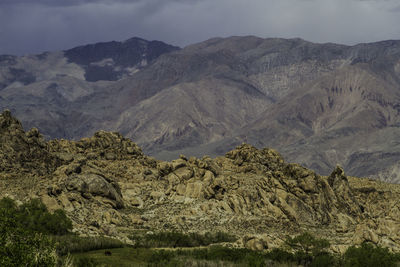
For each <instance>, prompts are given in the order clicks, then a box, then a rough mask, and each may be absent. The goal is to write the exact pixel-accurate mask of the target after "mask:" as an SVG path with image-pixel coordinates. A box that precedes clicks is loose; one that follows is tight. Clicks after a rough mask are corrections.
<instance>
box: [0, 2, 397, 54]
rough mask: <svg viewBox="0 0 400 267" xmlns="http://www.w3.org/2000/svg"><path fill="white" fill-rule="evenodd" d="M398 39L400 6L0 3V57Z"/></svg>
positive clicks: (384, 3) (246, 3) (343, 4)
mask: <svg viewBox="0 0 400 267" xmlns="http://www.w3.org/2000/svg"><path fill="white" fill-rule="evenodd" d="M231 35H256V36H260V37H284V38H293V37H300V38H303V39H306V40H309V41H314V42H335V43H343V44H356V43H360V42H372V41H379V40H386V39H400V1H399V0H130V1H129V0H0V54H19V55H21V54H30V53H39V52H43V51H49V50H62V49H68V48H72V47H74V46H77V45H82V44H87V43H94V42H100V41H111V40H117V41H122V40H126V39H129V38H131V37H134V36H137V37H142V38H144V39H148V40H161V41H164V42H166V43H170V44H174V45H178V46H181V47H183V46H185V45H188V44H192V43H195V42H199V41H204V40H206V39H209V38H211V37H217V36H220V37H226V36H231Z"/></svg>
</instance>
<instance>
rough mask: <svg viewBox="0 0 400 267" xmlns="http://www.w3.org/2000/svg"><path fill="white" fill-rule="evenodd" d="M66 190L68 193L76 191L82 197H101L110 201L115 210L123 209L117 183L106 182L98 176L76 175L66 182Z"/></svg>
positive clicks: (90, 174) (91, 174)
mask: <svg viewBox="0 0 400 267" xmlns="http://www.w3.org/2000/svg"><path fill="white" fill-rule="evenodd" d="M66 186H67V189H68V190H69V191H78V192H80V193H81V194H82V195H83V196H84V197H88V196H90V195H93V196H101V197H104V198H107V199H110V200H112V201H113V203H115V207H116V208H123V207H124V201H123V199H122V195H121V190H120V188H119V186H118V184H117V183H115V182H110V181H107V180H106V179H105V178H104V177H102V176H100V175H98V174H93V173H89V174H76V175H73V176H72V177H70V179H68V181H67V184H66Z"/></svg>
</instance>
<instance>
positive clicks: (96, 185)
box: [0, 112, 400, 251]
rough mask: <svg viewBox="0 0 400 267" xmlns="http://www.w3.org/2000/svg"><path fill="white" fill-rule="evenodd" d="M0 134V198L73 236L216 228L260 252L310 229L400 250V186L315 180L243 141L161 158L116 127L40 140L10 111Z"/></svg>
mask: <svg viewBox="0 0 400 267" xmlns="http://www.w3.org/2000/svg"><path fill="white" fill-rule="evenodd" d="M0 140H1V143H0V160H1V163H2V165H1V166H2V167H1V169H0V197H3V196H6V195H7V196H12V197H13V198H15V199H18V200H26V199H27V198H29V197H40V198H41V199H42V200H43V202H44V203H45V204H46V205H47V206H48V207H49V209H51V210H54V209H56V208H59V207H61V208H64V209H65V211H66V212H67V215H68V216H69V217H70V218H71V219H72V220H73V223H74V231H76V232H78V233H85V234H86V233H90V234H105V235H114V236H116V237H118V238H120V239H123V240H125V239H126V238H127V236H129V235H130V234H131V233H132V231H134V230H138V229H139V230H140V229H141V230H146V231H147V230H151V231H164V230H167V231H171V230H177V231H184V232H186V231H196V232H206V231H224V232H229V233H231V234H235V235H237V237H238V238H240V240H243V242H242V245H243V246H245V247H249V248H252V249H257V250H261V249H265V248H267V247H268V248H273V247H276V246H279V245H280V244H282V242H283V241H282V240H284V239H285V237H286V236H287V235H295V234H298V233H301V232H304V231H309V232H312V233H314V234H315V235H317V236H319V237H322V238H327V239H329V240H330V242H331V244H332V250H335V251H342V250H343V249H344V248H346V247H347V246H349V245H351V244H359V243H361V242H364V241H370V242H373V243H376V244H379V245H383V246H388V247H390V248H391V249H393V250H397V251H399V250H400V231H399V230H400V208H399V207H400V202H399V201H400V186H399V185H394V184H385V183H382V182H377V181H372V180H368V179H360V178H354V177H347V176H346V175H345V174H344V172H343V169H342V168H340V167H339V166H338V167H336V168H335V170H334V171H333V172H332V174H331V175H330V176H329V177H323V176H320V175H318V174H316V173H315V172H313V171H311V170H308V169H306V168H303V167H302V166H300V165H297V164H290V163H286V162H285V161H284V160H283V158H282V157H281V156H280V155H279V153H277V152H276V151H274V150H271V149H266V148H265V149H261V150H260V149H256V148H255V147H252V146H250V145H247V144H243V145H241V146H238V147H237V148H236V149H234V150H232V151H230V152H228V153H227V154H226V156H225V157H218V158H215V159H211V158H209V157H203V158H201V159H199V158H190V159H189V160H187V159H186V158H185V157H184V156H181V157H180V159H177V160H175V161H172V162H161V161H157V160H155V159H153V158H151V157H147V156H145V155H143V153H142V152H141V150H140V148H139V147H138V146H137V145H136V144H134V143H133V142H132V141H130V140H128V139H125V138H123V137H122V136H121V135H119V134H117V133H107V132H98V133H96V134H95V135H94V136H93V137H91V138H85V139H82V140H80V141H66V140H52V141H49V142H45V141H43V140H42V139H41V137H40V134H39V133H38V132H37V131H36V130H32V131H30V132H28V133H25V132H24V131H23V129H22V127H21V125H20V123H19V122H18V121H17V120H16V119H14V118H12V117H11V115H10V114H9V112H5V113H3V114H1V115H0ZM111 155H112V156H111Z"/></svg>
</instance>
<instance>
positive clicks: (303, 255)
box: [285, 232, 334, 266]
mask: <svg viewBox="0 0 400 267" xmlns="http://www.w3.org/2000/svg"><path fill="white" fill-rule="evenodd" d="M285 243H286V246H287V247H288V248H289V250H291V251H293V252H294V260H295V261H296V262H297V263H298V264H302V265H306V266H308V265H311V266H332V265H333V264H334V257H333V256H332V255H330V254H329V253H328V251H327V249H328V248H329V246H330V244H329V242H328V240H325V239H318V238H315V237H314V236H313V235H311V234H310V233H307V232H306V233H303V234H301V235H298V236H296V237H294V238H291V237H288V238H287V240H286V242H285ZM317 264H318V265H317Z"/></svg>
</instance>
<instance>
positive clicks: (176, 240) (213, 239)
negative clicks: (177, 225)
mask: <svg viewBox="0 0 400 267" xmlns="http://www.w3.org/2000/svg"><path fill="white" fill-rule="evenodd" d="M130 238H131V239H132V240H134V241H135V247H144V248H161V247H199V246H208V245H210V244H215V243H221V242H233V241H235V240H236V238H235V237H234V236H232V235H229V234H227V233H223V232H217V233H205V234H204V235H201V234H197V233H189V234H184V233H179V232H160V233H154V234H146V235H144V236H141V235H132V236H131V237H130Z"/></svg>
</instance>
